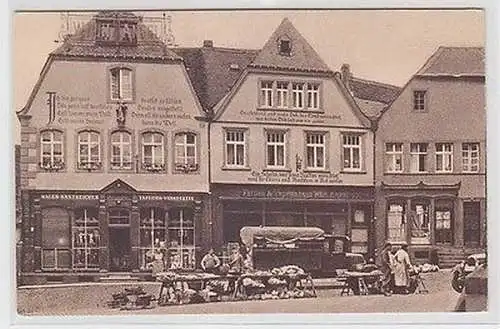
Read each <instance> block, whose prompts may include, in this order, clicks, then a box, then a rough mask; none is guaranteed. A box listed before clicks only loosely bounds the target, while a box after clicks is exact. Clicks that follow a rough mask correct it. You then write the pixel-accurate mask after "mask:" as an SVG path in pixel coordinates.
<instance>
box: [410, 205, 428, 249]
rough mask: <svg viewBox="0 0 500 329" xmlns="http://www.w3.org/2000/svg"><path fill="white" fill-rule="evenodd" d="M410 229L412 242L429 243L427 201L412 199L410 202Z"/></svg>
mask: <svg viewBox="0 0 500 329" xmlns="http://www.w3.org/2000/svg"><path fill="white" fill-rule="evenodd" d="M411 207H412V209H411V210H412V211H411V214H410V230H411V232H410V233H411V243H412V244H429V243H431V240H430V216H429V201H427V200H423V201H413V202H412V204H411Z"/></svg>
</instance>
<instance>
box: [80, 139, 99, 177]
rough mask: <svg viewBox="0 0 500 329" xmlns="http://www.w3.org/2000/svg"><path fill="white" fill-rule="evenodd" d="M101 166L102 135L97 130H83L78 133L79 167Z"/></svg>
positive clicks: (94, 167)
mask: <svg viewBox="0 0 500 329" xmlns="http://www.w3.org/2000/svg"><path fill="white" fill-rule="evenodd" d="M100 167H101V135H100V134H99V133H98V132H96V131H82V132H80V133H79V134H78V169H87V170H92V169H98V168H100Z"/></svg>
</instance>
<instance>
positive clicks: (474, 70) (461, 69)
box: [416, 47, 485, 77]
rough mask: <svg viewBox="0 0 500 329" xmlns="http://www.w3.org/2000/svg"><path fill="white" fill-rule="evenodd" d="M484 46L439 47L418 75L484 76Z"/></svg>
mask: <svg viewBox="0 0 500 329" xmlns="http://www.w3.org/2000/svg"><path fill="white" fill-rule="evenodd" d="M484 75H485V70H484V48H482V47H439V48H438V50H437V51H436V52H435V53H434V54H433V55H432V56H431V57H430V58H429V60H428V61H427V63H425V65H424V66H423V67H422V68H421V69H420V70H419V71H418V72H417V74H416V76H454V77H460V76H484Z"/></svg>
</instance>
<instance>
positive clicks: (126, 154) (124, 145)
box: [111, 131, 132, 169]
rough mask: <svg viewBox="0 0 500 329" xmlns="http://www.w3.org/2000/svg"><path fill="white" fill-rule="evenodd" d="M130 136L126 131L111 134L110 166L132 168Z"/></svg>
mask: <svg viewBox="0 0 500 329" xmlns="http://www.w3.org/2000/svg"><path fill="white" fill-rule="evenodd" d="M131 140H132V137H131V135H130V133H128V132H126V131H116V132H114V133H113V134H111V168H112V169H132V141H131Z"/></svg>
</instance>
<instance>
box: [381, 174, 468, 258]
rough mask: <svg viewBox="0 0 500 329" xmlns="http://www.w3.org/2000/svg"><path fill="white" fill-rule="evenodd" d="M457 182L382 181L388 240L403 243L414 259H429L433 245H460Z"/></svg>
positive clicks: (458, 186) (459, 206) (434, 246)
mask: <svg viewBox="0 0 500 329" xmlns="http://www.w3.org/2000/svg"><path fill="white" fill-rule="evenodd" d="M460 185H461V184H460V183H457V184H453V185H442V184H439V185H430V184H425V183H422V182H421V183H419V184H414V185H412V184H408V185H389V184H382V193H383V199H382V200H381V201H383V204H380V205H379V206H380V209H381V207H382V206H384V205H385V217H386V232H385V236H386V237H387V240H389V241H392V242H396V243H397V242H406V243H407V244H408V245H409V246H410V251H411V253H412V254H413V256H414V257H415V259H417V260H418V259H421V260H428V259H430V258H431V257H430V254H429V252H430V251H431V250H432V249H434V248H436V247H451V246H456V245H460V244H461V242H462V241H461V239H460V234H459V228H460V227H461V225H462V216H461V215H460V213H461V211H460V208H461V200H460V198H459V197H458V195H459V190H460Z"/></svg>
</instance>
